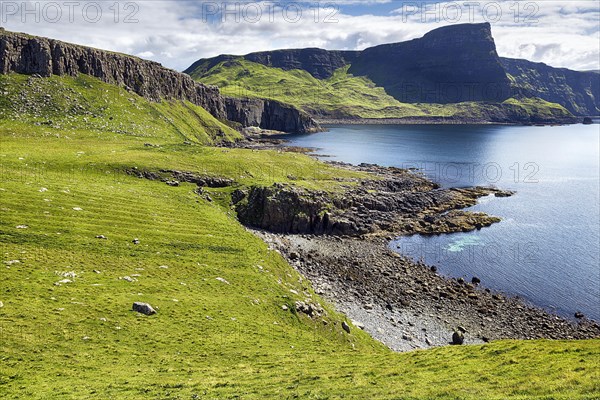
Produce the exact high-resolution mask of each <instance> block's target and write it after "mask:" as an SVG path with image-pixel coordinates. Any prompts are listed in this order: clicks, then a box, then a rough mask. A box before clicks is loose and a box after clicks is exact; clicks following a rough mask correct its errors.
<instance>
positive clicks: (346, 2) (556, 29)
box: [0, 0, 600, 70]
mask: <svg viewBox="0 0 600 400" xmlns="http://www.w3.org/2000/svg"><path fill="white" fill-rule="evenodd" d="M21 3H22V2H21V1H19V2H14V3H11V2H7V1H3V2H1V4H2V5H1V7H2V9H1V10H0V13H1V17H2V25H3V26H5V27H6V28H7V29H9V30H16V31H24V32H27V33H31V34H36V35H42V36H48V37H53V38H57V39H61V40H65V41H69V42H75V43H79V44H83V45H88V46H93V47H98V48H104V49H108V50H113V51H119V52H123V53H128V54H136V55H138V56H140V57H143V58H149V59H153V60H155V61H159V62H161V63H163V64H164V65H166V66H168V67H170V68H174V69H178V70H183V69H185V68H187V67H188V66H189V65H190V64H192V63H193V62H194V61H196V60H197V59H199V58H203V57H211V56H215V55H218V54H223V53H228V54H246V53H249V52H252V51H259V50H272V49H277V48H299V47H322V48H327V49H342V50H344V49H364V48H366V47H369V46H373V45H377V44H382V43H390V42H397V41H403V40H408V39H412V38H415V37H420V36H422V35H423V34H425V33H426V32H428V31H430V30H432V29H435V28H437V27H440V26H443V25H448V24H449V23H452V22H483V21H486V20H487V21H490V20H491V22H492V26H493V34H494V38H495V40H496V43H497V46H498V52H499V53H500V55H501V56H507V57H515V58H528V59H531V60H532V61H540V62H545V63H547V64H550V65H553V66H559V67H569V68H573V69H600V65H599V61H598V60H599V58H600V51H599V49H598V42H599V41H600V30H599V28H598V20H599V19H600V10H599V4H598V2H589V1H538V2H517V3H518V4H519V8H518V9H517V10H516V11H515V8H514V5H515V3H516V2H515V1H513V0H511V1H499V2H494V4H496V5H494V6H488V8H487V9H486V10H487V11H486V12H485V13H484V12H483V8H484V7H485V6H486V4H488V3H491V2H489V1H480V2H479V3H480V6H479V9H473V10H472V11H473V12H470V11H471V10H467V12H465V10H466V7H465V2H449V1H440V2H436V3H427V5H426V6H425V7H424V8H419V7H417V9H416V10H413V11H412V12H411V14H410V15H407V13H406V11H407V9H406V8H404V9H403V8H402V7H400V8H395V10H394V7H393V6H394V5H395V4H394V3H390V2H389V1H388V0H382V1H379V0H368V1H359V0H342V1H337V2H335V3H336V4H337V6H336V7H335V8H331V7H327V8H325V7H323V6H322V4H323V3H320V4H321V6H313V5H312V3H309V2H300V3H290V2H281V3H273V2H255V3H249V2H246V3H239V4H238V6H237V8H236V5H235V4H234V3H228V5H227V6H226V7H228V8H224V7H223V4H224V3H225V2H224V1H219V2H209V1H195V2H194V1H166V0H155V1H141V2H134V3H132V2H118V3H116V4H117V5H118V7H115V3H113V2H112V1H111V2H93V1H80V2H78V3H77V4H78V6H77V8H76V9H75V10H74V11H73V13H72V15H68V14H67V13H66V11H67V10H66V7H65V4H67V3H62V2H60V1H58V2H53V3H55V4H59V6H61V8H62V10H61V11H62V17H63V18H62V19H61V20H60V21H57V22H56V21H55V22H51V21H49V18H47V17H48V15H44V14H43V7H44V5H47V4H49V2H32V1H29V2H26V7H29V8H28V9H29V10H35V7H36V4H37V7H39V8H38V10H39V14H40V15H39V16H40V18H39V21H35V19H34V18H33V17H35V15H33V16H32V15H25V16H24V15H23V13H22V12H21V11H22V10H19V11H18V12H16V13H14V15H9V14H10V13H7V11H11V10H10V9H9V10H7V9H6V7H7V4H18V5H20V4H21ZM92 3H94V4H96V5H98V4H100V5H101V7H102V9H101V11H102V13H101V17H100V18H99V19H98V20H97V21H95V22H91V21H92V20H93V19H94V16H95V15H94V12H95V11H96V8H97V7H96V6H94V5H90V4H92ZM413 3H414V4H417V5H420V4H422V2H413ZM289 4H294V7H291V6H289ZM404 4H407V3H404ZM527 4H529V5H530V6H529V7H530V8H526V7H525V5H527ZM532 4H533V8H531V5H532ZM457 5H458V6H459V8H462V9H463V10H462V13H461V15H460V18H459V19H458V20H457V21H454V20H452V21H450V19H455V15H452V14H450V12H451V11H452V9H454V10H455V11H454V12H456V9H457V7H456V6H457ZM497 6H498V7H500V9H501V10H502V14H501V16H500V18H496V17H495V16H494V14H493V11H495V10H497ZM511 6H513V8H512V9H511ZM86 7H87V8H86ZM215 7H216V8H215ZM348 7H350V8H352V14H353V15H350V8H348ZM436 7H437V9H438V11H437V13H436V11H435V9H436ZM444 9H445V11H443V10H444ZM117 10H118V12H117ZM257 10H260V15H259V18H257V14H256V12H257ZM297 10H300V14H298V12H297ZM357 10H360V11H361V12H360V13H359V14H358V15H356V11H357ZM46 11H48V10H46ZM11 12H12V11H11ZM423 14H425V16H423ZM27 17H28V18H27ZM65 17H72V18H71V19H72V21H71V20H69V18H65ZM516 17H518V18H516Z"/></svg>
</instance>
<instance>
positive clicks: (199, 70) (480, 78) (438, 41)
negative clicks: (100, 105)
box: [185, 23, 600, 116]
mask: <svg viewBox="0 0 600 400" xmlns="http://www.w3.org/2000/svg"><path fill="white" fill-rule="evenodd" d="M236 60H246V61H250V62H254V63H257V64H261V65H264V66H266V67H270V68H280V69H282V70H284V71H290V70H303V71H306V72H308V73H309V74H311V75H312V76H313V77H314V78H317V79H320V80H323V79H329V78H330V77H331V76H332V75H333V73H334V72H335V71H336V70H338V69H340V68H343V67H348V73H349V74H351V75H353V76H364V77H366V78H368V79H369V80H371V81H372V82H373V83H375V84H376V85H377V86H378V87H382V88H384V89H385V91H386V93H387V94H389V95H391V96H393V97H394V98H395V99H397V100H398V101H399V102H402V103H435V104H453V103H461V102H468V101H488V102H502V101H504V100H506V99H509V98H511V97H515V96H517V97H537V98H540V99H543V100H545V101H548V102H553V103H557V104H560V105H562V106H563V107H565V108H566V109H567V110H569V111H570V112H571V113H573V114H574V115H582V116H583V115H598V114H600V92H599V91H600V74H599V73H597V72H598V71H596V72H580V71H572V70H569V69H564V68H553V67H550V66H547V65H545V64H541V63H533V62H530V61H526V60H512V59H508V58H501V57H499V56H498V53H497V51H496V45H495V42H494V39H493V36H492V30H491V25H490V24H489V23H483V24H457V25H449V26H444V27H441V28H438V29H435V30H433V31H431V32H429V33H427V34H425V35H424V36H423V37H422V38H418V39H413V40H410V41H407V42H401V43H392V44H384V45H380V46H375V47H371V48H368V49H365V50H363V51H330V50H324V49H316V48H306V49H289V50H275V51H263V52H256V53H250V54H247V55H244V56H235V55H220V56H218V57H213V58H207V59H200V60H198V61H196V62H195V63H194V64H192V65H191V66H190V67H189V68H188V69H186V70H185V73H187V74H190V75H191V76H193V77H194V78H195V79H198V80H200V81H202V80H203V79H204V78H206V77H209V76H210V75H211V74H212V73H213V72H214V71H212V70H213V68H215V67H216V66H218V65H225V67H227V65H229V64H228V63H229V62H234V61H236ZM222 63H225V64H222ZM231 65H233V64H231ZM232 83H233V82H232Z"/></svg>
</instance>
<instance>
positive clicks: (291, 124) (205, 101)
mask: <svg viewBox="0 0 600 400" xmlns="http://www.w3.org/2000/svg"><path fill="white" fill-rule="evenodd" d="M9 73H17V74H26V75H35V76H41V77H51V76H68V77H77V76H78V75H80V74H85V75H88V76H91V77H95V78H97V79H99V80H101V81H103V82H105V83H108V84H112V85H116V86H119V87H121V88H124V89H126V90H127V91H128V92H131V93H135V94H137V95H139V96H140V97H142V98H144V99H146V100H148V101H150V102H152V103H161V102H162V101H183V102H188V103H191V104H193V105H195V106H198V107H202V108H203V109H205V110H206V111H207V112H208V113H209V114H210V115H212V116H213V117H214V118H216V119H218V120H220V121H225V120H226V119H227V117H228V115H229V116H230V115H232V113H231V112H228V111H229V110H227V103H226V99H225V98H224V97H223V96H221V94H220V93H219V90H218V89H217V88H215V87H211V86H206V85H203V84H201V83H198V82H195V81H194V80H193V79H191V78H190V77H189V76H188V75H185V74H182V73H179V72H176V71H173V70H170V69H167V68H164V67H163V66H161V65H160V64H158V63H156V62H152V61H146V60H142V59H139V58H137V57H132V56H128V55H124V54H118V53H113V52H109V51H105V50H98V49H94V48H90V47H85V46H78V45H74V44H69V43H64V42H61V41H58V40H53V39H47V38H43V37H37V36H31V35H27V34H23V33H14V32H8V31H5V30H4V29H2V30H0V74H4V75H6V74H9ZM256 107H257V108H259V109H262V110H264V113H263V114H264V115H265V118H262V115H261V118H259V119H258V120H257V121H255V122H256V126H260V127H261V128H264V129H273V130H281V131H293V132H298V133H304V132H311V131H315V130H318V129H319V126H318V125H317V124H316V123H315V122H314V121H312V120H311V119H310V118H309V117H308V116H307V115H305V114H304V113H302V112H301V111H299V110H297V109H294V108H293V107H290V106H287V105H285V104H279V103H277V102H274V101H271V102H269V103H263V104H256ZM233 122H238V125H239V124H240V123H241V122H242V121H233Z"/></svg>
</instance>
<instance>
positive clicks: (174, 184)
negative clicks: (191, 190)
mask: <svg viewBox="0 0 600 400" xmlns="http://www.w3.org/2000/svg"><path fill="white" fill-rule="evenodd" d="M165 183H166V184H167V185H168V186H173V187H177V186H179V181H166V182H165Z"/></svg>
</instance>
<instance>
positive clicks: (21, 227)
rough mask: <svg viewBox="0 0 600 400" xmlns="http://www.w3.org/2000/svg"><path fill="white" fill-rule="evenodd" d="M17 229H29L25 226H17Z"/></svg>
mask: <svg viewBox="0 0 600 400" xmlns="http://www.w3.org/2000/svg"><path fill="white" fill-rule="evenodd" d="M17 229H29V226H27V225H17Z"/></svg>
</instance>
